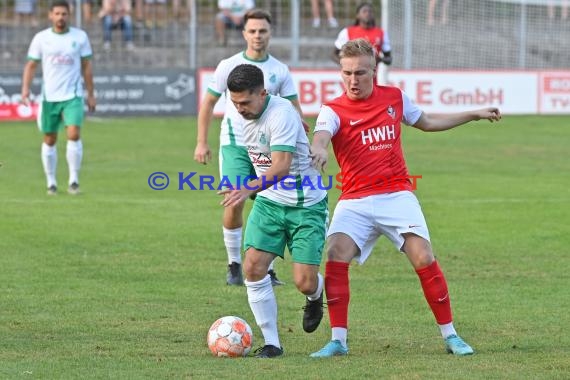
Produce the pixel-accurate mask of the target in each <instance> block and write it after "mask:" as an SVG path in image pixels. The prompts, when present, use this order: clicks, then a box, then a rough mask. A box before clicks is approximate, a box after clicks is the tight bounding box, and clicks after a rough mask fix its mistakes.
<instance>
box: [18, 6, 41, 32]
mask: <svg viewBox="0 0 570 380" xmlns="http://www.w3.org/2000/svg"><path fill="white" fill-rule="evenodd" d="M35 13H36V0H16V1H15V3H14V16H15V17H14V23H15V25H22V24H24V23H26V24H29V25H31V26H32V27H34V28H35V27H37V26H38V19H37V18H36V15H35Z"/></svg>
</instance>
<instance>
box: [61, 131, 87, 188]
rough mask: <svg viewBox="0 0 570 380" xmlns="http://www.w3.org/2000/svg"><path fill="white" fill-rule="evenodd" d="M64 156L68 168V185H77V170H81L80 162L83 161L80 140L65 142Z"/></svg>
mask: <svg viewBox="0 0 570 380" xmlns="http://www.w3.org/2000/svg"><path fill="white" fill-rule="evenodd" d="M65 156H66V158H67V166H68V167H69V184H70V185H71V184H72V183H74V182H75V183H79V169H81V160H82V159H83V143H82V142H81V140H77V141H72V140H67V151H66V153H65Z"/></svg>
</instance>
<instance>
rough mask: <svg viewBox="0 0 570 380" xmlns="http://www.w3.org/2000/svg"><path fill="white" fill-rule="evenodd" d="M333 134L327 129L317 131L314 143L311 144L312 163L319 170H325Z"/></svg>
mask: <svg viewBox="0 0 570 380" xmlns="http://www.w3.org/2000/svg"><path fill="white" fill-rule="evenodd" d="M331 138H332V136H331V134H330V133H329V132H327V131H317V132H315V135H314V136H313V143H312V144H311V154H310V156H311V164H312V165H313V167H315V168H316V169H317V170H320V171H325V169H326V167H327V162H328V160H329V151H328V147H329V143H330V141H331Z"/></svg>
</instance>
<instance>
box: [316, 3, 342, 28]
mask: <svg viewBox="0 0 570 380" xmlns="http://www.w3.org/2000/svg"><path fill="white" fill-rule="evenodd" d="M319 8H320V7H319V0H311V12H312V13H313V28H315V29H317V28H320V27H321V11H320V9H319ZM325 12H326V14H327V20H328V23H329V28H338V21H336V18H335V17H334V8H333V2H332V0H325Z"/></svg>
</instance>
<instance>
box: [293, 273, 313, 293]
mask: <svg viewBox="0 0 570 380" xmlns="http://www.w3.org/2000/svg"><path fill="white" fill-rule="evenodd" d="M294 277H295V278H294V281H295V286H296V287H297V290H299V291H300V292H301V293H303V294H305V295H310V294H313V293H314V292H315V291H316V290H317V286H318V278H317V276H316V275H315V274H313V273H299V274H297V273H296V274H295V276H294Z"/></svg>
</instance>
